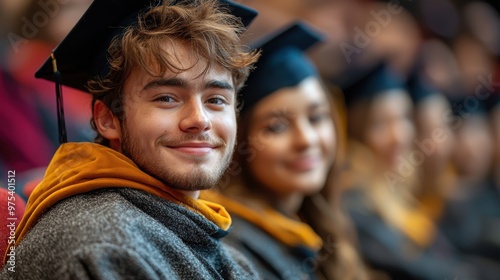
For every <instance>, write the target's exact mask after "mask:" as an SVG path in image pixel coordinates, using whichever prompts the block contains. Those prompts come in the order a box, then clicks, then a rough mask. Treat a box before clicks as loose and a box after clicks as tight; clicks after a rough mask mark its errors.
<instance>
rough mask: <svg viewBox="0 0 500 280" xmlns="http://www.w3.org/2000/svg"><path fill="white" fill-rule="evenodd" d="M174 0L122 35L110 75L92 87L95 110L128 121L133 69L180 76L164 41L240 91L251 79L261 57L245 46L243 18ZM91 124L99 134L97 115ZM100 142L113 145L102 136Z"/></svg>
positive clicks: (207, 0)
mask: <svg viewBox="0 0 500 280" xmlns="http://www.w3.org/2000/svg"><path fill="white" fill-rule="evenodd" d="M172 2H173V1H172V0H169V1H164V2H163V4H162V5H159V6H156V7H153V8H151V9H150V10H148V11H146V12H144V13H142V14H139V15H138V18H137V23H136V24H134V25H132V26H128V27H127V28H126V29H125V30H124V32H123V35H121V36H117V37H115V38H114V39H113V40H112V41H111V44H110V46H109V48H108V62H109V73H108V74H107V76H106V77H104V78H102V79H101V78H96V79H94V80H90V81H89V82H88V85H87V87H88V89H89V91H90V92H91V93H92V94H93V100H92V108H93V107H94V104H95V102H96V101H97V100H100V101H101V102H103V103H104V104H105V105H106V106H108V108H109V109H110V110H111V111H112V112H113V114H114V115H116V116H117V117H118V119H119V120H120V121H122V120H123V118H124V115H123V95H122V91H123V85H124V82H125V80H126V79H127V78H128V76H129V75H130V73H131V71H132V69H134V68H139V69H142V70H144V71H146V72H147V73H148V74H150V75H152V76H154V77H159V76H162V75H163V73H165V72H166V71H169V72H172V73H180V72H182V71H185V70H188V69H181V68H179V67H178V66H176V65H178V64H176V63H175V62H176V59H177V58H176V57H175V56H174V55H171V54H169V53H167V52H166V51H165V50H164V48H163V45H164V44H165V42H174V41H176V42H181V43H183V44H186V45H187V46H188V47H189V48H190V49H191V50H192V51H193V52H194V53H196V54H197V55H199V56H200V58H202V59H204V60H206V61H207V66H206V68H205V69H204V71H203V72H202V73H201V75H203V74H205V73H206V72H207V71H209V70H210V69H211V68H212V67H214V66H219V67H223V68H224V69H227V70H228V71H230V73H231V75H232V78H233V83H234V86H235V89H236V92H238V91H239V90H240V89H241V87H242V86H243V84H244V82H245V80H246V79H247V77H248V74H249V71H250V68H251V66H252V64H253V63H255V61H257V59H258V56H259V53H258V52H255V51H250V50H249V48H248V47H247V46H245V45H243V44H242V43H241V41H240V37H241V34H242V33H243V31H244V27H243V25H242V23H241V21H240V19H239V18H237V17H236V16H234V15H232V14H231V13H229V11H228V10H227V9H226V8H225V7H223V6H221V5H220V4H219V2H218V1H216V0H198V1H189V3H185V2H181V3H176V4H175V5H173V6H172V5H171V4H172ZM91 124H92V127H93V128H94V130H96V131H97V129H96V127H95V123H94V116H92V119H91ZM95 142H97V143H100V144H103V145H106V146H109V141H108V140H107V139H105V138H104V137H102V135H100V134H99V132H98V131H97V137H96V139H95Z"/></svg>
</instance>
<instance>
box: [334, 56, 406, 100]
mask: <svg viewBox="0 0 500 280" xmlns="http://www.w3.org/2000/svg"><path fill="white" fill-rule="evenodd" d="M336 84H338V85H339V86H340V87H341V88H342V91H343V92H344V98H345V102H346V105H347V107H350V106H351V105H353V104H355V103H357V102H358V101H361V100H371V99H373V98H375V97H376V96H378V95H380V94H381V93H384V92H386V91H388V90H393V89H405V90H406V86H405V84H404V81H403V80H402V79H401V78H400V77H399V76H398V75H397V74H395V73H394V72H393V71H392V69H390V67H389V65H388V64H387V62H385V60H379V61H377V62H376V63H370V64H366V63H365V64H352V66H350V67H349V68H348V69H347V70H346V71H345V72H344V74H343V75H342V76H341V77H340V79H339V80H338V81H337V82H336Z"/></svg>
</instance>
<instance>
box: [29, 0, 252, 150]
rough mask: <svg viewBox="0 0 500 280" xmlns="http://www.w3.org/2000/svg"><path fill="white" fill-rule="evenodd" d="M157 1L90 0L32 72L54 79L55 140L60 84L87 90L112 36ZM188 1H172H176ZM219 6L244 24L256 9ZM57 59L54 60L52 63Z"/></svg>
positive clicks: (104, 68) (225, 1)
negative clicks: (57, 43) (55, 98)
mask: <svg viewBox="0 0 500 280" xmlns="http://www.w3.org/2000/svg"><path fill="white" fill-rule="evenodd" d="M162 2H163V1H161V0H94V1H93V3H92V4H91V5H90V7H89V8H88V10H87V11H86V12H85V14H84V15H83V16H82V18H81V19H80V20H79V21H78V23H77V24H76V25H75V27H74V28H73V29H72V30H71V32H70V33H69V34H68V35H67V36H66V37H65V38H64V40H63V41H62V42H61V43H60V44H59V45H58V46H57V47H56V49H55V50H54V51H53V53H52V54H51V57H49V59H47V61H46V62H45V63H44V64H43V65H42V66H41V68H40V69H39V70H38V71H37V72H36V73H35V77H36V78H42V79H46V80H49V81H55V82H56V95H57V111H58V112H57V113H58V124H59V142H60V143H65V142H66V141H67V140H66V129H65V127H64V126H65V125H64V110H63V105H62V96H61V85H66V86H69V87H72V88H76V89H79V90H83V91H87V89H86V87H85V86H86V84H87V82H88V81H89V80H91V79H93V78H95V77H105V76H106V75H107V74H108V72H109V65H108V60H107V49H108V47H109V45H110V43H111V41H112V40H113V38H114V37H116V36H119V35H120V34H122V33H123V31H124V30H125V29H126V28H127V27H129V26H131V25H133V24H135V23H136V22H137V18H138V15H139V14H140V13H143V12H145V11H147V10H149V9H151V8H153V7H155V6H159V5H161V4H162ZM181 2H182V3H184V2H187V3H189V2H190V1H173V2H172V3H171V5H175V4H177V3H181ZM219 2H220V4H221V6H222V7H225V8H227V9H228V10H229V12H230V13H232V14H233V15H235V16H236V17H239V18H240V19H241V22H242V24H243V25H244V26H248V25H249V24H250V22H251V21H252V20H253V19H254V18H255V16H256V15H257V12H256V11H254V10H252V9H250V8H247V7H245V6H243V5H240V4H237V3H234V2H232V1H229V0H219ZM56 60H57V62H56Z"/></svg>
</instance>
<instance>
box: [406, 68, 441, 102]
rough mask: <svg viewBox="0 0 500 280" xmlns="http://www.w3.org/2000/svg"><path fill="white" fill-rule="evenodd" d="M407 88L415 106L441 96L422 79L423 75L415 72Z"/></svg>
mask: <svg viewBox="0 0 500 280" xmlns="http://www.w3.org/2000/svg"><path fill="white" fill-rule="evenodd" d="M406 86H407V88H408V93H409V94H410V97H411V99H412V101H413V104H414V105H418V104H419V103H420V102H422V101H423V100H425V99H426V98H428V97H431V96H435V95H437V94H439V93H438V91H437V89H436V88H435V87H433V86H432V85H431V84H430V82H429V81H428V80H426V79H425V78H424V77H422V74H421V73H420V72H418V71H413V72H412V73H411V74H410V77H409V78H408V80H407V81H406Z"/></svg>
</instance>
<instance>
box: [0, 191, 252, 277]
mask: <svg viewBox="0 0 500 280" xmlns="http://www.w3.org/2000/svg"><path fill="white" fill-rule="evenodd" d="M225 234H226V232H225V231H222V230H221V229H220V228H219V227H217V226H216V225H215V224H213V223H212V222H210V221H208V220H207V219H206V218H204V217H203V216H201V215H199V214H197V213H194V212H192V211H190V210H188V209H187V208H185V207H183V206H181V205H178V204H175V203H173V202H170V201H165V200H163V199H161V198H159V197H156V196H154V195H152V194H148V193H146V192H143V191H139V190H133V189H125V188H116V189H101V190H98V191H93V192H89V193H86V194H80V195H76V196H73V197H70V198H68V199H65V200H63V201H60V202H59V203H57V204H56V205H55V206H54V207H52V208H51V209H50V210H49V211H47V212H46V213H45V214H44V215H43V216H42V218H41V219H40V220H39V222H38V223H37V224H36V225H35V226H34V227H33V229H32V230H31V231H30V232H29V233H28V234H27V235H26V236H25V238H24V239H23V241H22V242H21V243H20V244H18V247H17V248H16V266H15V272H11V271H8V270H7V269H6V267H7V266H5V267H4V269H3V271H2V272H1V273H0V279H23V280H25V279H37V280H42V279H106V280H109V279H256V278H258V277H257V275H256V273H255V271H254V270H253V268H252V267H251V266H250V265H249V264H248V262H247V261H246V260H245V259H244V257H242V256H241V255H240V254H239V253H238V252H237V251H235V250H234V249H232V248H231V247H228V246H226V245H223V244H222V243H221V242H220V238H222V237H223V236H224V235H225Z"/></svg>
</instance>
